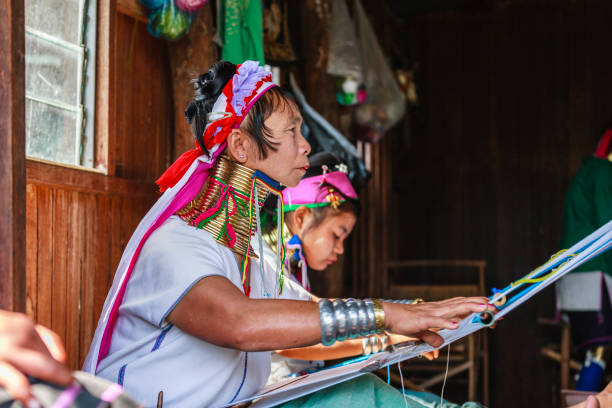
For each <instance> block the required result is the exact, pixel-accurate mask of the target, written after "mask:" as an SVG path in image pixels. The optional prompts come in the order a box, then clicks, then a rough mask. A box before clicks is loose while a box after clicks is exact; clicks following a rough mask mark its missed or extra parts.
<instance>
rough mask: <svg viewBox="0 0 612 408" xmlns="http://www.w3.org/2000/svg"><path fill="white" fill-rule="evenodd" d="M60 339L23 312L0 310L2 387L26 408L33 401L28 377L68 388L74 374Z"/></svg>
mask: <svg viewBox="0 0 612 408" xmlns="http://www.w3.org/2000/svg"><path fill="white" fill-rule="evenodd" d="M65 361H66V352H65V350H64V347H63V346H62V343H61V341H60V339H59V336H58V335H57V334H55V333H54V332H52V331H51V330H49V329H47V328H46V327H43V326H35V325H34V322H32V320H31V319H30V318H28V317H26V316H25V315H22V314H20V313H11V312H6V311H2V310H0V387H3V388H5V389H6V390H7V391H8V393H9V394H10V395H11V396H12V397H13V398H14V399H16V400H18V401H21V402H22V403H23V404H24V405H25V406H28V403H29V402H30V401H31V399H32V398H33V397H32V395H31V394H30V383H29V382H28V380H27V378H26V376H28V375H29V376H32V377H36V378H39V379H41V380H45V381H49V382H52V383H54V384H57V385H63V386H68V385H70V384H71V383H72V374H71V373H70V370H69V369H68V368H67V367H66V366H65V365H64V363H65Z"/></svg>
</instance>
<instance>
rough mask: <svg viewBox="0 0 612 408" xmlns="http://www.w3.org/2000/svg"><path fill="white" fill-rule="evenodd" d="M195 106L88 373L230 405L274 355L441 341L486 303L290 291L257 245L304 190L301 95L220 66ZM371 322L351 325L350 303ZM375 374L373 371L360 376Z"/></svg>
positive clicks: (121, 278)
mask: <svg viewBox="0 0 612 408" xmlns="http://www.w3.org/2000/svg"><path fill="white" fill-rule="evenodd" d="M194 83H195V87H196V96H195V98H194V101H193V102H192V103H191V104H190V105H189V106H188V108H187V110H186V115H187V119H188V120H189V121H190V122H191V123H192V129H193V131H194V136H195V138H196V140H197V148H196V149H194V150H193V151H190V152H187V153H186V154H184V155H183V156H181V158H179V160H177V162H176V163H175V164H173V165H172V167H171V168H170V169H168V171H167V172H166V173H164V175H163V176H162V177H161V178H160V179H159V180H158V184H159V185H160V187H161V189H162V191H165V193H164V195H163V196H162V197H161V198H160V199H159V200H158V201H157V203H156V204H155V205H154V206H153V208H152V209H151V210H150V211H149V213H147V215H146V216H145V217H144V219H143V220H142V221H141V223H140V225H139V226H138V228H137V229H136V231H135V233H134V235H133V236H132V238H131V240H130V242H129V243H128V246H127V247H126V250H125V252H124V254H123V257H122V259H121V262H120V264H119V268H118V270H117V273H116V275H115V279H114V281H113V285H112V287H111V290H110V292H109V294H108V296H107V299H106V302H105V305H104V308H103V311H102V315H101V317H100V320H99V323H98V327H97V330H96V333H95V335H94V338H93V342H92V346H91V349H90V352H89V355H88V357H87V359H86V362H85V367H84V368H85V370H86V371H89V372H91V373H95V374H97V375H99V376H102V377H104V378H107V379H110V380H113V381H117V382H119V383H120V384H123V386H124V387H125V389H126V390H127V392H128V393H129V394H131V395H133V396H134V397H135V398H136V399H137V400H139V401H141V402H142V403H143V404H144V405H146V406H154V405H156V404H157V401H158V396H159V395H161V394H160V393H162V392H163V401H164V405H165V406H180V407H192V406H222V405H225V404H231V403H233V402H234V401H237V400H240V399H242V398H245V397H248V396H250V395H253V394H254V393H255V392H257V391H258V390H259V389H261V388H262V387H263V385H264V384H265V383H266V380H267V378H268V375H269V370H270V353H269V350H275V349H286V348H293V347H302V346H308V345H313V344H316V343H319V342H323V343H326V344H332V343H333V342H335V341H337V340H342V339H345V338H346V337H347V336H348V335H352V336H357V335H368V334H371V333H374V332H376V331H382V330H384V329H388V330H390V331H392V332H396V333H401V334H417V335H418V336H419V337H420V338H422V339H423V340H425V341H426V342H428V343H430V344H432V345H434V346H437V345H440V344H441V342H442V340H441V338H440V337H439V336H438V335H436V334H435V333H433V332H431V331H429V329H430V328H432V327H444V328H449V329H454V328H456V327H457V326H458V321H459V320H460V318H461V316H463V315H466V314H469V313H472V312H482V311H484V310H487V309H490V308H491V307H490V306H488V305H487V300H486V299H485V298H465V299H452V300H448V301H445V302H439V303H438V302H437V303H422V304H420V305H414V306H413V305H401V304H393V303H385V302H381V301H379V300H377V299H366V300H364V301H354V302H348V303H347V302H345V301H342V300H335V301H334V302H331V301H330V300H328V299H321V300H320V301H319V302H318V303H315V302H303V301H295V300H286V299H282V293H283V288H284V283H285V281H286V280H287V279H284V271H283V270H282V268H279V274H278V275H277V276H276V277H275V279H274V282H271V279H269V278H267V277H266V275H265V274H263V273H262V271H263V268H260V264H259V262H258V260H257V255H256V254H255V252H254V251H253V249H252V247H251V236H252V235H254V234H255V231H256V230H259V228H258V227H257V224H258V222H257V219H258V218H259V217H258V214H259V208H260V205H262V204H263V200H264V199H265V196H266V195H267V193H268V192H278V191H279V189H280V185H279V183H282V184H284V185H286V186H295V185H297V184H298V182H299V180H300V178H301V177H302V176H303V175H304V173H305V172H306V170H307V168H308V159H307V155H308V153H309V152H310V146H309V145H308V143H307V142H306V141H305V139H304V138H303V137H302V134H301V132H300V124H301V121H302V118H301V115H300V113H299V111H298V109H297V106H296V105H295V103H294V102H293V100H292V99H291V98H290V97H289V96H288V95H287V94H286V93H285V92H284V91H282V90H281V89H279V88H277V87H276V86H275V85H274V84H273V83H272V80H271V75H270V73H269V72H267V71H265V70H264V69H263V68H261V67H259V66H258V64H257V62H254V61H246V62H245V63H243V64H241V65H239V66H235V65H233V64H231V63H228V62H223V61H222V62H219V63H217V64H215V65H214V66H213V67H212V68H211V70H210V71H209V72H208V73H207V74H204V75H202V76H200V77H199V78H198V79H197V80H196V81H194ZM348 308H351V309H350V310H354V311H357V312H358V314H357V315H356V316H359V317H360V320H359V321H358V322H355V324H354V325H350V326H348V325H347V324H346V322H347V321H348V320H347V318H348V315H347V313H348V312H347V311H348V310H349V309H348ZM361 381H363V380H361Z"/></svg>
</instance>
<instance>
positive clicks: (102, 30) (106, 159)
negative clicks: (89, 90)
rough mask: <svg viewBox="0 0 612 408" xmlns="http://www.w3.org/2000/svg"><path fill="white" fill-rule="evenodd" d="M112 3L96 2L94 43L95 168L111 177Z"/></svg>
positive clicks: (113, 107)
mask: <svg viewBox="0 0 612 408" xmlns="http://www.w3.org/2000/svg"><path fill="white" fill-rule="evenodd" d="M115 5H116V2H115V1H113V0H100V1H99V2H98V35H97V40H96V47H97V48H96V54H97V55H96V61H95V64H96V116H95V134H96V137H95V143H96V144H95V153H94V154H95V167H96V168H97V169H104V170H106V172H107V174H109V175H111V176H114V175H115V155H114V152H115V135H116V118H117V115H116V106H117V104H116V89H117V87H116V81H115V65H116V64H115V50H116V48H117V47H116V36H115V20H116V9H115Z"/></svg>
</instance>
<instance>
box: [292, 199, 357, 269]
mask: <svg viewBox="0 0 612 408" xmlns="http://www.w3.org/2000/svg"><path fill="white" fill-rule="evenodd" d="M309 214H310V215H309V216H308V215H307V216H306V217H312V212H310V213H309ZM304 221H305V222H304V224H303V225H304V226H305V227H304V228H302V232H301V233H300V232H298V236H299V238H300V241H302V250H303V251H304V255H305V256H306V263H307V264H308V266H309V267H310V268H312V269H314V270H317V271H322V270H324V269H326V268H327V267H328V266H329V265H331V264H333V263H334V262H336V261H337V260H338V255H341V254H343V253H344V240H345V239H346V237H348V236H349V234H350V233H351V231H353V228H354V227H355V223H356V222H357V217H356V216H355V214H353V213H352V212H349V211H343V212H337V213H334V212H331V213H330V214H329V215H328V216H326V217H325V218H324V219H323V221H321V223H320V224H319V225H317V226H316V227H312V228H309V227H308V224H309V222H310V221H311V220H308V219H305V220H304Z"/></svg>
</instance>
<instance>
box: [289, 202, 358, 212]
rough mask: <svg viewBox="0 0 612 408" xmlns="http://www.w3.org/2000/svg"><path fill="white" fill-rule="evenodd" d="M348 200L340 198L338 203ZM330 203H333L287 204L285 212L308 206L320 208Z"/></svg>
mask: <svg viewBox="0 0 612 408" xmlns="http://www.w3.org/2000/svg"><path fill="white" fill-rule="evenodd" d="M345 201H346V200H339V201H337V202H338V203H343V202H345ZM328 205H331V203H329V202H328V203H310V204H291V205H286V206H285V212H289V211H295V210H297V209H298V208H300V207H308V208H319V207H327V206H328Z"/></svg>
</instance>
